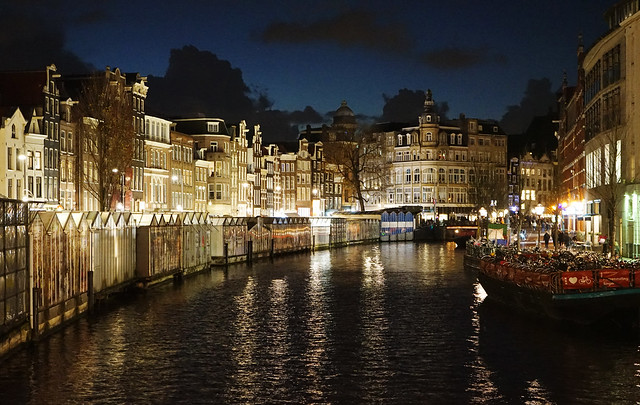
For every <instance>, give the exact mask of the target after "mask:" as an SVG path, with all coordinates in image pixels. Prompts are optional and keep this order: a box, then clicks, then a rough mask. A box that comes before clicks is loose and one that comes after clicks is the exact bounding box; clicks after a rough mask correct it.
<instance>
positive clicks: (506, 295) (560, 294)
mask: <svg viewBox="0 0 640 405" xmlns="http://www.w3.org/2000/svg"><path fill="white" fill-rule="evenodd" d="M522 255H525V257H519V258H518V260H514V263H511V262H508V261H506V260H504V258H503V256H502V255H501V254H500V248H492V247H488V246H477V245H476V246H474V244H473V243H472V242H469V243H468V244H467V251H466V253H465V258H464V264H465V267H466V268H467V269H470V270H476V271H477V274H478V281H479V282H480V284H481V285H482V288H483V289H484V290H485V292H486V293H487V297H488V298H490V299H494V300H497V301H500V302H502V303H505V304H507V305H509V306H515V307H517V308H519V309H521V310H524V311H526V312H529V313H532V314H534V315H538V316H546V317H548V318H551V319H553V320H557V321H570V322H574V323H576V324H585V325H587V324H593V323H597V322H600V321H604V320H624V321H625V322H626V321H631V322H633V323H634V324H636V323H637V320H638V314H639V313H638V311H639V309H640V268H637V269H636V268H634V265H635V264H634V263H630V262H628V266H626V267H620V266H621V263H624V262H619V263H618V266H617V267H616V268H593V269H591V268H589V269H587V268H570V269H567V270H556V269H557V267H558V266H557V264H554V263H553V260H556V259H557V258H553V257H550V256H552V255H549V254H543V253H522ZM527 255H528V257H527Z"/></svg>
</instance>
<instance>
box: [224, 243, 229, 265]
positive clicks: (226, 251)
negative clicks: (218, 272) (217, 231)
mask: <svg viewBox="0 0 640 405" xmlns="http://www.w3.org/2000/svg"><path fill="white" fill-rule="evenodd" d="M222 252H223V255H224V264H225V266H226V265H228V264H229V243H228V242H225V243H224V246H223V247H222Z"/></svg>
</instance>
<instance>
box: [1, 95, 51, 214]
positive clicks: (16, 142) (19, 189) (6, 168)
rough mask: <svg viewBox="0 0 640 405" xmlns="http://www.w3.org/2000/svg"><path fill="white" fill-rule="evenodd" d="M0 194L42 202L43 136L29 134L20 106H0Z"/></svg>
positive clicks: (43, 200)
mask: <svg viewBox="0 0 640 405" xmlns="http://www.w3.org/2000/svg"><path fill="white" fill-rule="evenodd" d="M0 119H1V120H2V121H1V122H0V140H1V141H2V144H3V145H5V147H4V148H2V150H0V167H2V168H3V172H5V173H6V175H5V176H4V177H0V194H2V195H3V196H5V197H7V198H14V199H22V200H25V201H31V202H34V201H35V202H39V203H44V202H45V201H46V200H45V199H44V190H43V178H44V170H43V169H44V168H43V165H42V156H43V153H44V140H45V135H42V134H39V133H28V132H26V131H27V128H28V123H27V120H26V119H25V117H24V116H23V115H22V112H21V111H20V109H19V108H17V107H16V108H8V109H0Z"/></svg>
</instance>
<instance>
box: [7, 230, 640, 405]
mask: <svg viewBox="0 0 640 405" xmlns="http://www.w3.org/2000/svg"><path fill="white" fill-rule="evenodd" d="M484 298H485V296H484V294H483V291H482V289H481V288H480V287H479V285H478V284H477V281H476V277H475V275H474V274H473V273H471V272H469V271H465V270H464V268H463V265H462V252H461V251H460V250H455V249H454V245H452V244H447V245H442V244H413V243H397V244H396V243H392V244H381V245H378V244H374V245H364V246H355V247H348V248H344V249H336V250H332V251H320V252H316V253H313V254H300V255H293V256H286V257H281V258H276V259H274V260H273V261H269V260H266V261H262V262H256V263H254V264H253V265H246V264H241V265H234V266H230V267H229V269H228V270H227V271H226V272H225V271H223V270H221V269H214V270H212V271H210V272H206V273H203V274H199V275H196V276H193V277H189V278H186V279H185V280H184V281H183V282H182V283H181V284H178V285H172V284H168V285H162V286H159V287H157V288H154V289H151V290H149V291H147V292H146V293H143V294H140V295H137V296H135V297H133V298H130V299H128V300H127V301H125V302H122V303H119V304H117V305H113V304H112V307H111V308H109V310H108V311H103V312H101V313H100V314H98V315H97V316H96V317H93V318H87V319H82V320H80V321H79V322H77V323H76V324H74V325H72V326H70V327H68V328H66V329H64V330H62V331H60V332H58V333H56V334H53V335H52V336H50V337H48V338H46V339H45V340H43V341H42V342H40V343H39V344H38V345H36V346H35V347H33V348H30V349H27V350H24V351H21V352H19V353H17V354H16V355H14V356H12V357H10V358H8V359H6V360H5V361H4V362H3V363H1V364H0V404H74V403H83V404H84V403H99V404H138V403H145V404H147V403H149V404H150V403H153V404H177V403H185V404H186V403H188V404H204V403H211V404H273V403H287V404H310V403H321V404H381V403H389V404H474V403H480V404H483V403H490V404H524V403H529V404H547V403H552V404H554V403H555V404H627V403H628V404H633V403H638V401H639V400H640V389H639V388H638V387H639V385H640V356H639V355H638V347H639V343H640V340H639V339H638V337H637V333H636V332H631V331H624V330H622V331H618V330H606V331H603V330H599V331H597V330H580V329H575V328H568V327H562V326H559V325H551V324H547V323H545V322H541V321H539V320H535V319H531V318H523V317H521V316H520V315H517V314H515V313H513V312H512V310H511V308H505V307H502V306H500V305H497V304H494V303H492V302H491V301H490V300H485V299H484Z"/></svg>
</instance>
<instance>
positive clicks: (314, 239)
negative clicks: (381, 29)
mask: <svg viewBox="0 0 640 405" xmlns="http://www.w3.org/2000/svg"><path fill="white" fill-rule="evenodd" d="M315 250H316V235H313V236H312V237H311V251H312V252H315Z"/></svg>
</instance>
